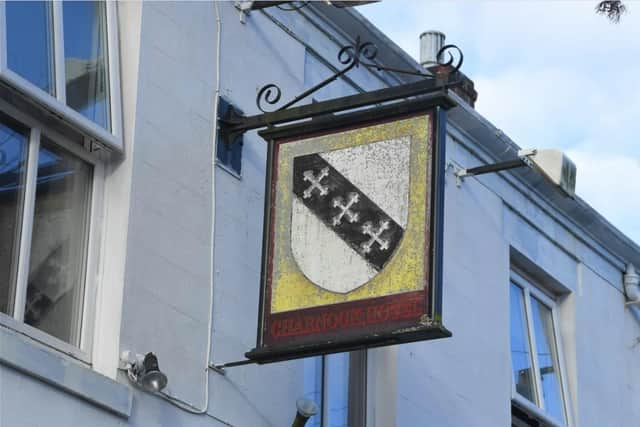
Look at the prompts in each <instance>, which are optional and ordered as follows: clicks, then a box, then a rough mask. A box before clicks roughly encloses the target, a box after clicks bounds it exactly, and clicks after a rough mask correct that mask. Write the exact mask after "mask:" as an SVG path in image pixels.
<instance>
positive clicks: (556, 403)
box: [531, 298, 564, 421]
mask: <svg viewBox="0 0 640 427" xmlns="http://www.w3.org/2000/svg"><path fill="white" fill-rule="evenodd" d="M531 311H532V313H531V316H532V318H533V328H534V329H535V331H534V333H535V340H536V351H537V352H538V365H539V367H540V377H539V378H540V382H541V385H542V398H543V400H544V409H545V411H546V412H547V413H549V414H550V415H551V416H553V417H555V418H556V419H558V420H561V421H564V408H563V404H562V390H561V388H560V378H559V376H558V372H559V370H558V354H557V351H556V344H555V338H554V331H553V317H552V316H551V310H550V309H549V308H548V307H546V306H545V305H543V304H542V303H541V302H540V301H538V300H537V299H535V298H531Z"/></svg>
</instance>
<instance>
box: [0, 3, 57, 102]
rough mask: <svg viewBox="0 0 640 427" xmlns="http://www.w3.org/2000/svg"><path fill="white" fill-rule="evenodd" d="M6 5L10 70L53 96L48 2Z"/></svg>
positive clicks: (50, 24)
mask: <svg viewBox="0 0 640 427" xmlns="http://www.w3.org/2000/svg"><path fill="white" fill-rule="evenodd" d="M5 7H6V9H5V13H6V22H7V65H8V67H9V69H11V70H12V71H14V72H15V73H17V74H19V75H20V76H22V77H24V78H25V79H27V80H28V81H30V82H31V83H33V84H34V85H36V86H38V87H39V88H40V89H42V90H44V91H45V92H47V93H50V94H52V95H53V94H54V80H55V79H54V76H53V43H52V40H53V26H52V21H51V3H49V2H46V1H27V2H23V1H8V2H6V3H5Z"/></svg>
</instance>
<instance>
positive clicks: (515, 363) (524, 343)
mask: <svg viewBox="0 0 640 427" xmlns="http://www.w3.org/2000/svg"><path fill="white" fill-rule="evenodd" d="M510 294H511V295H510V298H511V300H510V311H511V365H512V369H513V381H514V383H515V385H516V391H517V392H518V394H520V395H522V396H524V397H526V398H527V399H529V400H530V401H532V402H534V403H535V392H534V385H533V377H532V375H531V351H530V350H529V335H528V334H527V320H526V319H527V318H526V315H525V308H524V296H523V294H522V289H520V287H519V286H517V285H515V284H513V283H512V284H511V288H510Z"/></svg>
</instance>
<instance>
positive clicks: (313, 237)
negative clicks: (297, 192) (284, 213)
mask: <svg viewBox="0 0 640 427" xmlns="http://www.w3.org/2000/svg"><path fill="white" fill-rule="evenodd" d="M291 232H292V236H296V238H293V239H291V250H292V252H293V256H294V258H295V260H296V262H297V263H298V267H299V268H300V270H301V271H302V272H303V274H304V275H305V276H306V277H307V279H309V280H311V281H312V282H313V283H315V284H316V285H318V286H320V287H321V288H324V289H326V290H329V291H331V292H338V293H347V292H349V291H351V290H353V289H355V288H357V287H359V286H360V285H362V284H363V283H366V282H368V281H369V280H371V279H372V278H373V277H374V276H375V275H376V274H377V273H378V272H377V271H376V270H375V269H374V268H373V267H371V266H370V265H369V263H368V262H367V261H365V259H364V258H362V257H361V256H360V254H358V253H357V252H356V251H354V250H353V249H351V247H350V246H348V245H347V244H346V243H345V242H344V240H342V239H341V238H340V237H339V236H338V235H337V234H336V233H334V232H333V231H332V230H330V229H329V226H327V225H325V224H324V223H323V222H322V221H320V220H319V219H318V218H317V217H316V216H315V215H314V214H313V213H312V212H311V211H310V210H309V208H307V207H306V206H305V205H304V204H303V203H302V202H301V201H299V200H298V199H297V198H294V200H293V210H292V215H291Z"/></svg>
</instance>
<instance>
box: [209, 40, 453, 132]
mask: <svg viewBox="0 0 640 427" xmlns="http://www.w3.org/2000/svg"><path fill="white" fill-rule="evenodd" d="M377 52H378V49H377V47H376V46H375V45H374V44H373V43H371V42H361V41H360V38H359V37H358V38H357V39H356V42H355V44H354V45H348V46H344V47H343V48H342V49H340V51H339V52H338V61H339V62H340V63H341V64H343V65H344V68H342V69H341V70H338V71H337V72H335V73H334V74H333V75H331V76H329V77H328V78H326V79H325V80H323V81H321V82H320V83H318V84H316V85H314V86H313V87H311V88H309V89H307V90H305V91H304V92H302V93H301V94H299V95H298V96H296V97H294V98H292V99H291V100H290V101H288V102H286V103H284V104H283V105H281V106H280V107H278V108H277V109H275V110H273V111H267V109H266V107H267V106H269V105H270V106H274V105H276V104H278V103H279V102H280V99H281V98H282V91H281V89H280V88H279V87H278V86H277V85H276V84H274V83H270V84H267V85H265V86H263V87H262V88H261V89H260V90H259V91H258V95H257V97H256V106H257V107H258V109H259V110H260V111H262V113H261V114H257V115H253V116H244V115H243V114H241V113H240V112H238V110H236V109H234V108H233V107H231V108H229V110H228V111H227V113H226V114H225V116H223V117H221V118H220V134H221V136H222V138H223V141H224V142H225V144H234V143H235V142H236V140H237V139H238V137H239V136H240V135H242V134H243V133H245V132H247V131H250V130H254V129H260V128H274V127H275V126H276V125H281V124H285V123H291V122H297V121H301V120H310V119H314V118H317V117H319V116H325V117H327V116H328V117H332V116H333V113H338V112H342V111H348V110H353V109H356V108H363V107H370V106H381V105H383V104H385V103H390V102H392V101H398V100H401V99H411V100H412V101H416V100H419V99H421V97H425V98H429V97H430V98H433V95H434V94H440V95H441V96H440V104H441V105H442V106H443V107H445V108H452V107H454V106H455V105H456V102H455V101H454V100H453V99H452V98H451V97H449V96H448V90H449V89H451V88H453V87H455V86H458V85H460V84H461V83H462V81H463V76H462V74H461V73H460V72H459V70H460V67H461V66H462V62H463V60H464V56H463V54H462V52H461V51H460V49H459V48H458V47H457V46H455V45H451V44H449V45H445V46H443V47H442V49H440V51H439V52H438V55H437V60H438V63H437V65H435V66H434V67H432V69H431V70H432V72H431V73H426V72H420V71H417V70H404V69H399V68H392V67H385V66H382V65H379V64H376V63H373V62H371V61H373V60H374V59H375V57H376V55H377ZM451 52H455V53H456V55H455V56H456V58H454V55H453V54H452V53H451ZM445 56H447V58H448V59H447V60H446V61H445V60H444V58H445ZM358 67H364V68H367V69H376V70H378V71H388V72H391V73H398V74H404V75H412V76H416V77H422V79H421V80H419V81H417V82H413V83H407V84H403V85H399V86H394V87H389V88H384V89H378V90H374V91H371V92H366V93H361V94H357V95H349V96H344V97H340V98H335V99H331V100H328V101H322V102H314V103H311V104H307V105H302V106H299V107H294V105H295V104H297V103H299V102H300V101H302V100H303V99H306V98H308V97H309V96H310V95H312V94H313V93H316V92H317V91H319V90H320V89H322V88H323V87H325V86H327V85H329V84H330V83H332V82H334V81H336V80H337V79H339V78H341V77H342V76H344V75H345V74H347V73H348V72H349V71H351V70H352V69H354V68H358ZM396 104H398V105H399V104H400V103H397V102H396ZM385 106H386V105H385Z"/></svg>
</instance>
